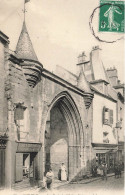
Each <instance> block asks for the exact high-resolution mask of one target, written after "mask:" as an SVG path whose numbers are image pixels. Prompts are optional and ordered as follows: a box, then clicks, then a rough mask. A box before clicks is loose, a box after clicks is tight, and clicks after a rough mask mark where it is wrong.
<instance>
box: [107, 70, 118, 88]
mask: <svg viewBox="0 0 125 195" xmlns="http://www.w3.org/2000/svg"><path fill="white" fill-rule="evenodd" d="M107 74H108V77H109V80H110V82H111V84H112V86H116V85H117V84H118V74H117V69H116V68H115V67H113V68H110V69H107Z"/></svg>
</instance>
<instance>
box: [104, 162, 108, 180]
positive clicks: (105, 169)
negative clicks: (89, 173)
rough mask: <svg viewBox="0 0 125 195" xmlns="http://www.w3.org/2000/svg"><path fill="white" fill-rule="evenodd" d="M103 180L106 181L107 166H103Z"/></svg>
mask: <svg viewBox="0 0 125 195" xmlns="http://www.w3.org/2000/svg"><path fill="white" fill-rule="evenodd" d="M103 179H106V180H107V164H106V163H104V164H103Z"/></svg>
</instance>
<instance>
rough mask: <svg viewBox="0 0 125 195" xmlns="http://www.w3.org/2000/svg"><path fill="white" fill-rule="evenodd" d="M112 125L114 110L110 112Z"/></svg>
mask: <svg viewBox="0 0 125 195" xmlns="http://www.w3.org/2000/svg"><path fill="white" fill-rule="evenodd" d="M110 124H113V110H110Z"/></svg>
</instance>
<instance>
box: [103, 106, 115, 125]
mask: <svg viewBox="0 0 125 195" xmlns="http://www.w3.org/2000/svg"><path fill="white" fill-rule="evenodd" d="M103 124H104V125H112V124H113V110H111V109H109V108H106V107H103Z"/></svg>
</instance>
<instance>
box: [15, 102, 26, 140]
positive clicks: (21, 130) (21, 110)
mask: <svg viewBox="0 0 125 195" xmlns="http://www.w3.org/2000/svg"><path fill="white" fill-rule="evenodd" d="M27 112H28V110H27V109H26V107H24V106H22V105H21V104H18V105H17V106H16V109H15V112H14V119H15V124H16V127H17V139H18V140H19V141H20V140H25V139H27V138H28V134H29V132H28V126H27V122H28V120H27V116H28V113H27Z"/></svg>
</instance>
